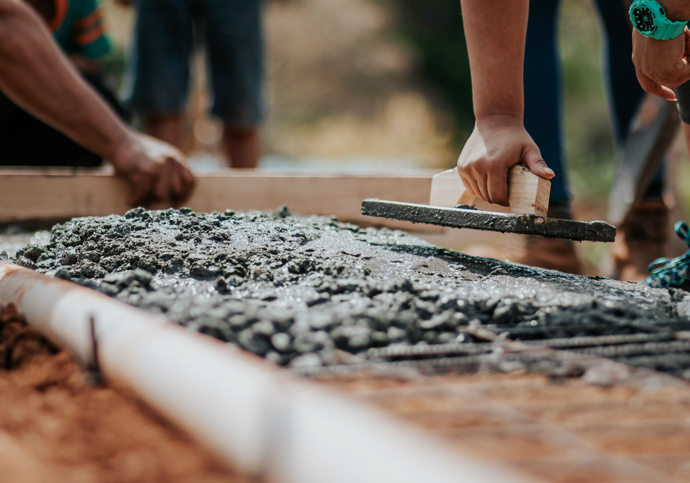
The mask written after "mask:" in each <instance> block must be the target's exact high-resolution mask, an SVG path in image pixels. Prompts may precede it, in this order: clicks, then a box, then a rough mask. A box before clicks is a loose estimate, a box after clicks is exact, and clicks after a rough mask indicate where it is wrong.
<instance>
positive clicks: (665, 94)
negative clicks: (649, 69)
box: [637, 73, 676, 101]
mask: <svg viewBox="0 0 690 483" xmlns="http://www.w3.org/2000/svg"><path fill="white" fill-rule="evenodd" d="M637 80H638V81H639V82H640V86H642V89H644V90H645V91H646V92H649V93H650V94H654V95H655V96H659V97H661V98H662V99H666V100H669V101H675V100H676V94H675V93H674V92H673V91H672V90H671V89H669V88H668V87H663V86H661V85H659V84H657V83H656V82H654V81H653V80H652V79H650V78H649V77H646V76H643V75H642V74H639V73H638V74H637Z"/></svg>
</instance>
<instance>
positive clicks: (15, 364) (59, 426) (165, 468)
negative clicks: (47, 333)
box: [0, 306, 249, 483]
mask: <svg viewBox="0 0 690 483" xmlns="http://www.w3.org/2000/svg"><path fill="white" fill-rule="evenodd" d="M0 480H1V481H2V482H3V483H29V482H31V483H33V482H41V483H44V482H49V481H69V482H75V483H91V482H107V483H110V482H113V483H115V482H118V483H120V482H122V483H124V482H128V483H129V482H132V483H134V482H147V483H150V482H166V483H178V482H180V483H181V482H195V483H197V482H198V483H202V482H203V483H222V482H233V483H239V482H248V481H249V480H247V479H246V478H243V477H240V476H237V475H236V474H235V473H234V472H233V471H231V470H230V469H228V468H227V467H226V466H225V465H224V464H222V463H221V462H219V461H218V460H217V459H216V458H215V457H213V456H212V455H211V454H210V453H209V452H207V451H206V450H204V449H202V448H200V447H199V446H198V445H197V444H196V443H194V442H193V441H192V440H191V439H190V438H189V437H187V436H186V435H185V434H183V433H181V432H180V431H178V430H177V429H175V428H174V427H172V426H171V425H170V424H168V423H167V422H166V421H165V420H163V419H162V418H161V417H159V416H158V415H157V414H156V413H154V412H153V411H152V410H150V409H149V408H148V407H146V406H144V405H143V404H142V403H141V402H140V401H138V400H137V399H136V398H135V397H134V396H133V395H131V394H129V393H127V391H124V390H121V389H117V388H112V387H101V386H96V385H94V384H92V383H90V382H89V375H88V373H86V372H84V371H83V370H81V369H80V368H79V367H78V365H77V363H76V361H75V359H74V357H73V356H72V354H71V353H70V352H68V351H66V350H63V349H60V348H58V347H56V346H54V345H53V344H51V343H50V342H49V341H48V340H46V339H45V338H44V337H43V336H42V335H41V334H39V333H38V332H36V331H35V330H34V329H32V328H31V327H28V326H27V325H26V324H25V323H24V321H23V320H22V319H21V318H20V317H19V316H18V315H17V312H16V310H15V308H14V307H13V306H7V307H5V308H4V309H0Z"/></svg>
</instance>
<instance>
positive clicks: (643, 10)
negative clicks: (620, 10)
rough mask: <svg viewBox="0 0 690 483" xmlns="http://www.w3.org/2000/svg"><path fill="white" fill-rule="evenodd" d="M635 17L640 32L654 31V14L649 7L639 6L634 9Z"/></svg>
mask: <svg viewBox="0 0 690 483" xmlns="http://www.w3.org/2000/svg"><path fill="white" fill-rule="evenodd" d="M633 17H634V18H635V27H637V30H639V31H640V32H654V31H655V30H656V27H655V26H654V15H653V14H652V11H651V10H650V9H648V8H647V7H638V8H636V9H635V10H633Z"/></svg>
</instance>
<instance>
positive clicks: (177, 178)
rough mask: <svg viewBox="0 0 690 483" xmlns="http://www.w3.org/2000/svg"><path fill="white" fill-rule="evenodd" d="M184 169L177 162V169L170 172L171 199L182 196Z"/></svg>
mask: <svg viewBox="0 0 690 483" xmlns="http://www.w3.org/2000/svg"><path fill="white" fill-rule="evenodd" d="M182 183H183V181H182V169H181V166H180V165H179V164H178V163H175V169H174V170H172V172H171V173H170V199H172V200H173V201H174V200H177V199H178V198H179V197H180V196H182Z"/></svg>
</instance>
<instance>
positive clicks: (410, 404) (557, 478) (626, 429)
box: [318, 372, 690, 483]
mask: <svg viewBox="0 0 690 483" xmlns="http://www.w3.org/2000/svg"><path fill="white" fill-rule="evenodd" d="M318 380H319V381H320V382H322V383H324V384H325V385H327V386H328V387H329V389H331V390H335V391H339V392H344V393H347V394H349V395H352V396H354V397H356V398H358V399H360V400H361V401H363V402H366V403H368V404H371V405H374V406H378V407H379V408H380V409H382V410H384V411H386V412H387V413H389V414H391V415H393V416H395V417H397V418H400V419H401V420H403V421H407V422H408V423H410V424H412V425H414V426H417V427H418V428H421V429H424V430H427V431H430V432H432V433H435V434H436V435H437V436H439V437H441V438H443V439H445V440H446V441H447V443H448V445H449V447H450V448H455V449H456V450H458V451H459V452H460V453H462V454H465V455H467V454H470V455H472V456H473V457H475V458H477V459H479V460H484V461H486V464H492V463H503V464H506V465H508V466H509V467H510V468H515V469H519V470H522V471H524V472H526V473H527V474H530V475H532V476H536V477H538V478H539V479H540V481H548V482H553V483H586V482H592V483H594V482H596V483H604V482H606V483H657V482H660V481H665V482H681V481H685V482H690V452H689V451H688V448H689V447H690V426H689V424H688V421H690V385H688V384H686V383H684V382H682V381H680V380H674V379H671V378H666V377H660V378H659V379H658V380H656V379H655V380H654V382H653V383H651V382H649V381H647V382H645V383H644V384H641V385H640V383H633V382H632V380H631V381H629V382H628V383H621V384H617V385H614V386H611V387H601V386H596V385H592V384H587V383H586V382H585V381H583V380H581V379H577V378H573V379H555V380H554V379H549V378H547V377H545V376H542V375H538V374H528V373H520V372H516V373H510V374H496V373H479V374H448V375H435V376H427V377H422V376H421V375H414V376H413V375H412V374H406V373H405V374H404V373H401V374H398V375H397V376H396V375H394V374H388V375H386V374H372V373H359V374H350V375H338V376H333V375H329V376H321V377H319V378H318Z"/></svg>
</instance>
